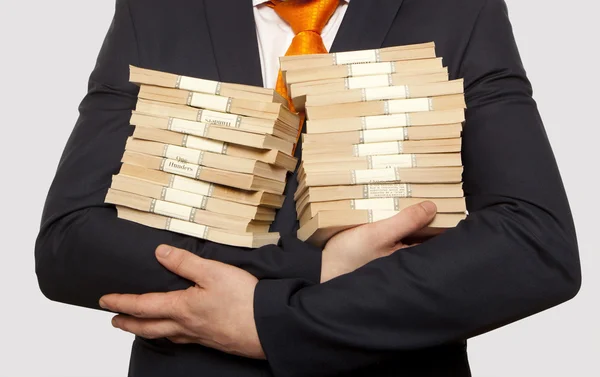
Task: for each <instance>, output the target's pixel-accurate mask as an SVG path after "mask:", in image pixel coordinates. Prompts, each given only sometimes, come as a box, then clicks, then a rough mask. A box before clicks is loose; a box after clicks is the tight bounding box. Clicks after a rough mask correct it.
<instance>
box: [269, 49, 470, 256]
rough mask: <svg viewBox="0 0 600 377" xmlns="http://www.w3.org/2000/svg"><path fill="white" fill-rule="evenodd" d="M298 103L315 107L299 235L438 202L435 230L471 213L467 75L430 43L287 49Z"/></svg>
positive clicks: (320, 241) (314, 236) (315, 238)
mask: <svg viewBox="0 0 600 377" xmlns="http://www.w3.org/2000/svg"><path fill="white" fill-rule="evenodd" d="M280 61H281V69H282V72H283V75H284V77H285V80H286V85H287V87H288V92H289V93H290V96H291V97H292V100H293V103H294V106H295V107H296V109H298V110H304V111H305V112H306V118H307V121H306V133H305V134H303V135H302V138H303V139H302V161H301V164H300V166H299V171H298V175H297V176H298V190H297V191H296V193H295V198H294V199H295V201H296V210H297V214H298V220H299V222H300V229H299V230H298V238H299V239H301V240H303V241H308V242H310V243H312V244H315V245H317V246H323V245H324V244H325V243H326V242H327V240H328V239H329V238H331V237H332V236H333V235H335V234H336V233H338V232H340V231H342V230H345V229H348V228H351V227H355V226H357V225H361V224H366V223H371V222H374V221H378V220H382V219H386V218H389V217H391V216H393V215H395V214H396V213H398V212H399V211H401V210H402V209H404V208H406V207H408V206H410V205H413V204H415V203H419V202H422V201H424V200H430V201H432V202H434V203H435V204H436V206H437V210H438V213H437V215H436V217H435V219H434V220H433V222H432V223H431V224H430V225H429V229H428V230H427V231H430V233H434V234H435V233H437V232H439V231H442V230H443V229H446V228H450V227H454V226H456V225H457V224H458V223H459V222H460V221H461V220H463V219H464V218H465V217H466V205H465V199H464V194H463V189H462V172H463V167H462V160H461V154H460V152H461V132H462V124H463V122H464V120H465V107H466V104H465V98H464V85H463V80H461V79H457V80H449V76H448V68H447V67H445V66H444V65H443V60H442V58H441V57H438V56H436V51H435V45H434V44H433V43H425V44H419V45H410V46H398V47H391V48H382V49H377V50H365V51H353V52H342V53H334V54H318V55H306V56H290V57H282V58H281V59H280Z"/></svg>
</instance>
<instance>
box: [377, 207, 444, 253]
mask: <svg viewBox="0 0 600 377" xmlns="http://www.w3.org/2000/svg"><path fill="white" fill-rule="evenodd" d="M436 212H437V207H436V205H435V203H433V202H431V201H424V202H422V203H418V204H415V205H412V206H410V207H407V208H405V209H403V210H402V211H400V213H398V214H397V215H395V216H392V217H390V218H389V219H385V220H381V221H378V222H376V223H373V224H372V226H373V227H375V228H376V230H375V232H376V233H377V237H379V242H382V243H383V244H392V245H394V244H396V243H397V242H398V241H400V240H402V239H403V238H406V237H408V236H410V235H411V234H413V233H415V232H417V231H419V230H421V229H423V228H424V227H426V226H427V225H428V224H429V223H431V221H432V220H433V219H434V217H435V214H436Z"/></svg>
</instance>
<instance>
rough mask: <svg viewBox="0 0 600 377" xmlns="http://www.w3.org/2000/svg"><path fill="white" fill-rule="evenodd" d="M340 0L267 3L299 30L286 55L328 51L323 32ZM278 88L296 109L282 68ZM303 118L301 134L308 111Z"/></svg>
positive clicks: (288, 0) (301, 117)
mask: <svg viewBox="0 0 600 377" xmlns="http://www.w3.org/2000/svg"><path fill="white" fill-rule="evenodd" d="M339 4H340V0H287V1H282V0H271V2H270V3H267V5H268V6H269V7H271V8H273V10H274V11H275V13H277V14H278V15H279V17H281V19H282V20H284V21H285V22H287V23H288V24H289V25H290V26H291V28H292V30H293V31H294V34H296V35H295V36H294V39H293V40H292V44H291V45H290V47H289V48H288V50H287V52H286V53H285V55H286V56H290V55H305V54H322V53H327V52H328V51H327V48H325V45H324V44H323V38H322V37H321V32H322V31H323V28H325V25H327V22H329V19H330V18H331V16H333V14H334V13H335V11H336V9H337V7H338V5H339ZM275 90H276V91H277V92H278V93H279V94H281V95H282V96H284V97H285V98H287V99H288V103H289V106H290V110H292V111H295V109H294V105H293V104H292V100H291V98H290V97H289V96H288V92H287V88H286V86H285V82H284V80H283V76H282V74H281V71H279V76H278V77H277V85H276V87H275ZM300 122H301V123H300V129H299V132H298V137H299V136H300V132H302V123H304V114H300Z"/></svg>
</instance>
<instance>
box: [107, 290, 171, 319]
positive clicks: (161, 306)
mask: <svg viewBox="0 0 600 377" xmlns="http://www.w3.org/2000/svg"><path fill="white" fill-rule="evenodd" d="M180 294H181V291H176V292H168V293H147V294H144V295H129V294H110V295H106V296H103V297H102V298H101V299H100V307H102V308H104V309H108V310H110V311H113V312H115V313H123V314H129V315H131V316H134V317H137V318H173V317H176V312H177V311H178V310H180V309H181V308H179V306H178V305H177V303H178V302H179V300H178V299H179V295H180Z"/></svg>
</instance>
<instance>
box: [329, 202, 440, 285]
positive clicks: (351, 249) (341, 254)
mask: <svg viewBox="0 0 600 377" xmlns="http://www.w3.org/2000/svg"><path fill="white" fill-rule="evenodd" d="M436 211H437V208H436V206H435V204H434V203H432V202H430V201H426V202H423V203H419V204H416V205H413V206H411V207H408V208H406V209H404V210H403V211H401V212H400V213H399V214H397V215H395V216H393V217H391V218H389V219H385V220H381V221H377V222H374V223H372V224H365V225H361V226H358V227H355V228H352V229H348V230H345V231H343V232H341V233H338V234H336V235H335V236H334V237H332V238H331V239H330V240H329V241H328V242H327V245H326V246H325V249H324V250H323V257H322V258H323V259H322V266H321V283H324V282H326V281H328V280H331V279H333V278H336V277H338V276H340V275H343V274H347V273H350V272H352V271H354V270H356V269H357V268H359V267H362V266H364V265H365V264H367V263H369V262H371V261H372V260H374V259H377V258H381V257H385V256H388V255H390V254H392V253H393V252H395V251H396V250H399V249H402V248H405V247H408V246H409V245H407V244H404V243H403V242H402V240H404V239H406V238H409V237H411V236H414V235H415V233H417V232H419V231H420V230H422V229H423V228H425V227H426V226H427V225H428V224H429V223H431V221H432V220H433V218H434V217H435V214H436Z"/></svg>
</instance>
